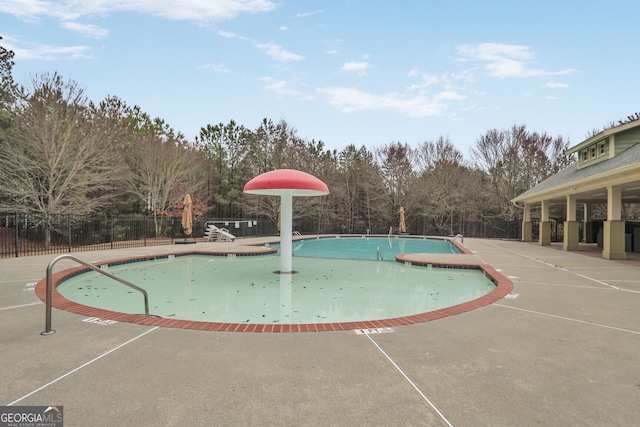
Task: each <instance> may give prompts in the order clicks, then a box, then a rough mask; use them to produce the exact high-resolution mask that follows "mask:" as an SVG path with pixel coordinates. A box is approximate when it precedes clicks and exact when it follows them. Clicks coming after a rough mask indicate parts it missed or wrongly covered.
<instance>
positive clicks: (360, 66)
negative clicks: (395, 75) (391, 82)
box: [340, 61, 371, 76]
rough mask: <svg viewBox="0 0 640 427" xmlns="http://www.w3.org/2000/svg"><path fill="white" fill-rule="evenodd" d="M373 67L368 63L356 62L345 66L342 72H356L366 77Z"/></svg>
mask: <svg viewBox="0 0 640 427" xmlns="http://www.w3.org/2000/svg"><path fill="white" fill-rule="evenodd" d="M369 67H371V64H369V63H368V62H356V61H351V62H347V63H346V64H344V65H343V66H342V67H341V68H340V70H342V71H356V72H357V73H358V74H359V75H361V76H362V75H364V74H366V72H367V69H368V68H369Z"/></svg>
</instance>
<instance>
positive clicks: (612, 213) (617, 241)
mask: <svg viewBox="0 0 640 427" xmlns="http://www.w3.org/2000/svg"><path fill="white" fill-rule="evenodd" d="M621 218H622V187H620V186H619V185H613V186H609V187H607V220H606V221H605V222H604V227H603V235H602V247H603V249H602V258H606V259H627V253H626V252H625V250H624V249H625V248H624V221H621Z"/></svg>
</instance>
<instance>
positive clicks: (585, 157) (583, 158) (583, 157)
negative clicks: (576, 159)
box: [582, 150, 588, 162]
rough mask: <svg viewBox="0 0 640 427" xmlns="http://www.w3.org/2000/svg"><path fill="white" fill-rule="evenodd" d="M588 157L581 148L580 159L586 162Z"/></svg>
mask: <svg viewBox="0 0 640 427" xmlns="http://www.w3.org/2000/svg"><path fill="white" fill-rule="evenodd" d="M587 159H588V157H587V150H582V161H583V162H586V161H587Z"/></svg>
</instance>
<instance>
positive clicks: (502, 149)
mask: <svg viewBox="0 0 640 427" xmlns="http://www.w3.org/2000/svg"><path fill="white" fill-rule="evenodd" d="M13 56H14V55H13V52H12V51H10V50H6V49H4V48H3V47H2V46H0V76H1V78H2V82H1V87H0V181H1V182H2V186H1V187H0V202H1V210H2V211H5V212H25V213H37V214H39V215H40V216H41V217H42V218H45V221H46V218H49V217H52V216H54V215H56V214H61V213H73V214H89V213H96V212H101V213H105V214H118V215H133V214H137V215H140V214H147V215H153V216H154V218H157V222H156V224H157V227H161V226H162V225H161V224H162V218H166V217H167V216H171V215H177V214H179V212H180V210H181V207H182V205H181V202H182V199H183V197H184V195H185V194H186V193H189V194H191V196H192V198H193V199H194V209H195V214H196V215H198V216H200V215H203V216H207V217H219V218H255V217H258V218H270V219H273V220H274V221H275V220H276V218H277V215H278V204H279V200H278V199H277V198H270V197H260V196H252V195H247V194H244V193H243V192H242V190H243V187H244V185H245V184H246V182H247V181H249V180H250V179H252V178H253V177H255V176H256V175H258V174H260V173H263V172H267V171H270V170H274V169H281V168H291V169H299V170H302V171H305V172H308V173H310V174H312V175H315V176H317V177H318V178H320V179H321V180H323V181H324V182H325V183H326V184H327V185H328V187H329V190H330V194H329V195H328V196H326V197H313V198H297V199H294V201H295V203H294V218H295V221H296V222H297V226H298V227H299V228H303V229H304V230H305V231H307V232H325V231H331V232H344V233H365V232H367V231H369V232H371V233H381V232H387V231H388V230H389V228H390V227H397V226H398V217H399V210H400V207H403V208H404V211H405V218H406V223H407V228H408V231H410V232H412V233H420V234H440V235H442V234H451V233H457V232H460V230H461V227H463V225H464V224H465V223H468V222H472V221H479V222H483V221H492V220H515V219H519V218H521V215H522V212H521V210H520V208H518V207H516V206H514V205H512V203H511V199H512V198H513V197H515V196H517V195H518V194H520V193H522V192H524V191H526V190H528V189H529V188H531V187H532V186H534V185H535V184H537V183H538V182H540V181H542V180H543V179H545V178H546V177H548V176H549V175H551V174H553V173H555V172H557V171H558V170H559V169H560V168H562V167H564V166H565V165H566V164H567V162H568V161H569V160H568V159H566V158H565V157H564V155H563V153H564V151H565V150H566V149H567V148H568V141H565V140H564V139H563V138H562V137H560V136H557V137H553V136H550V135H548V134H546V133H544V132H543V133H538V132H532V131H530V130H528V129H527V128H526V126H525V125H524V124H514V125H513V126H512V127H510V128H508V129H489V130H487V131H486V133H485V134H483V135H480V136H479V137H478V139H477V140H476V142H475V145H474V147H473V148H472V149H471V151H470V153H469V157H468V158H465V157H464V156H463V154H462V153H461V152H460V151H459V150H458V149H457V148H456V147H455V145H454V144H453V142H452V141H450V140H449V138H448V137H445V136H441V137H439V138H438V139H437V140H434V141H429V140H427V141H424V142H422V143H420V144H418V146H417V147H412V146H410V145H408V144H406V143H402V142H399V141H390V142H389V143H387V144H384V145H381V146H377V147H374V148H369V147H367V146H365V145H356V144H349V145H347V146H346V147H345V148H343V149H341V150H337V149H333V150H330V149H327V148H326V147H325V144H324V142H323V141H319V140H315V139H311V140H309V139H305V138H301V137H300V136H299V135H298V133H297V130H296V129H295V128H294V127H292V126H291V125H290V124H289V123H287V122H286V121H284V120H280V121H274V120H271V119H269V118H264V119H263V120H262V121H261V122H260V123H258V124H257V126H255V127H253V128H249V127H245V126H244V125H242V124H239V123H236V122H235V121H234V120H230V121H229V122H228V123H217V124H206V125H204V126H202V127H201V129H200V132H199V134H198V135H197V136H196V137H195V138H194V140H188V139H187V138H186V137H185V136H184V135H183V134H182V133H181V132H179V131H176V130H174V129H173V128H172V127H171V126H170V125H169V124H168V123H167V122H165V121H164V120H163V119H161V118H152V117H151V116H150V115H149V114H147V113H145V112H144V111H142V109H141V108H140V107H139V106H136V105H134V106H131V105H127V104H126V103H125V102H124V101H123V100H121V99H120V98H118V97H117V96H109V97H107V98H105V99H104V100H102V101H100V102H98V103H95V102H93V101H92V100H90V99H88V97H87V95H86V93H85V90H84V89H83V88H81V87H80V86H79V85H78V83H77V82H74V81H71V80H66V79H65V78H64V77H63V76H61V75H60V74H58V73H55V72H54V73H43V74H40V75H38V76H35V77H33V78H32V80H31V81H30V82H29V84H27V85H25V86H22V85H18V84H17V83H16V82H14V81H13V78H12V74H11V70H12V67H13V65H14V62H13Z"/></svg>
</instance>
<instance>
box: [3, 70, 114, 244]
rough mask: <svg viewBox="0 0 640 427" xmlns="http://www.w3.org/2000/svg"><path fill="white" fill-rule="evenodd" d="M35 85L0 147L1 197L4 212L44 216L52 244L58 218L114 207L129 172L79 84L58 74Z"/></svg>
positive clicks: (106, 123)
mask: <svg viewBox="0 0 640 427" xmlns="http://www.w3.org/2000/svg"><path fill="white" fill-rule="evenodd" d="M32 85H33V89H32V91H31V93H27V92H26V91H25V93H26V95H25V96H24V97H23V98H21V99H20V100H19V104H18V107H17V110H16V113H15V116H14V119H13V125H12V126H11V127H10V129H9V130H8V131H7V132H5V134H4V138H3V139H4V141H3V143H2V146H1V147H0V181H1V182H2V187H1V190H0V192H1V194H2V195H3V196H4V198H5V202H4V203H3V205H4V209H5V210H13V211H19V212H29V213H38V214H41V215H42V217H43V222H44V223H45V226H46V228H45V229H46V230H47V231H46V232H47V242H50V234H49V233H50V229H51V226H52V225H53V216H54V215H56V214H84V213H90V212H95V211H97V210H99V209H101V208H104V207H106V206H108V205H110V204H111V203H112V202H113V199H114V197H116V196H118V195H119V194H120V193H119V191H118V188H119V184H120V183H121V182H122V179H123V178H124V177H126V167H125V165H124V163H123V162H122V161H121V160H122V159H121V157H120V152H118V151H117V150H114V149H113V146H112V141H111V139H110V138H111V137H110V135H111V134H112V132H111V131H112V130H113V129H112V128H110V122H109V121H108V120H104V118H103V117H102V116H100V115H99V114H96V112H95V111H93V110H92V109H91V108H90V107H89V103H88V102H87V98H86V97H85V94H84V91H83V90H82V89H81V88H79V87H78V85H77V83H75V82H73V81H64V80H63V78H62V77H61V76H60V75H58V74H55V73H54V74H44V75H42V76H39V77H35V78H34V80H33V82H32Z"/></svg>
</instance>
